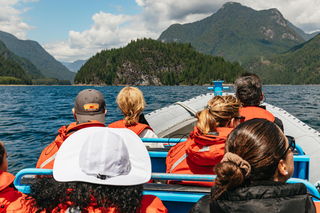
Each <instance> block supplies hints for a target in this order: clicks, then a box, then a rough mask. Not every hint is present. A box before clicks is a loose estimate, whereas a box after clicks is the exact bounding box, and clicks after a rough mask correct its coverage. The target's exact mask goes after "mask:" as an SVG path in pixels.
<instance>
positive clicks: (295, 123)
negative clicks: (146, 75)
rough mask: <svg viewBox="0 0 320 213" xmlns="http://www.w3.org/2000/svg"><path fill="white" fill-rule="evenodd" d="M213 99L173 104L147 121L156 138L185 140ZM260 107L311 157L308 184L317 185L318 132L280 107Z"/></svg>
mask: <svg viewBox="0 0 320 213" xmlns="http://www.w3.org/2000/svg"><path fill="white" fill-rule="evenodd" d="M228 94H231V95H234V94H232V93H223V95H228ZM212 97H213V93H208V94H206V95H200V96H197V97H195V98H192V99H189V100H186V101H184V102H182V103H179V104H172V105H170V106H168V107H165V108H161V109H158V110H155V111H153V112H151V113H149V114H147V115H146V119H147V121H148V123H149V124H150V126H151V127H152V129H153V130H154V132H155V133H156V134H157V135H158V137H163V138H169V137H173V138H180V137H183V135H185V136H186V137H188V135H189V134H190V132H192V131H193V127H194V126H195V125H196V122H197V119H196V118H195V116H194V115H195V112H198V111H201V110H202V109H204V107H205V106H206V105H207V103H208V101H209V100H210V99H211V98H212ZM263 105H265V106H266V109H267V110H268V111H270V112H271V113H272V114H273V115H274V116H275V117H278V118H279V119H281V120H282V122H283V126H284V134H285V135H290V136H293V137H295V139H296V142H297V143H298V144H299V145H300V146H301V147H302V149H303V150H304V152H305V153H306V154H307V155H309V156H310V174H309V181H310V182H311V183H313V184H314V183H316V182H317V181H318V180H319V179H320V170H319V169H318V167H317V162H320V133H319V132H318V131H316V130H314V129H313V128H311V127H309V126H308V125H306V124H305V123H303V122H302V121H300V120H299V119H298V118H296V117H294V116H293V115H291V114H290V113H288V112H287V111H285V110H283V109H281V108H278V107H275V106H273V105H271V104H267V103H264V104H263Z"/></svg>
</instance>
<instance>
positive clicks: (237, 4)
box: [221, 1, 242, 9]
mask: <svg viewBox="0 0 320 213" xmlns="http://www.w3.org/2000/svg"><path fill="white" fill-rule="evenodd" d="M230 6H242V5H241V4H240V3H238V2H232V1H230V2H227V3H225V4H224V5H222V7H221V9H225V8H226V7H230Z"/></svg>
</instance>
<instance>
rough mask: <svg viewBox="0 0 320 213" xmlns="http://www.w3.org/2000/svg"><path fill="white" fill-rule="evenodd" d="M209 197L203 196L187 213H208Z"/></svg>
mask: <svg viewBox="0 0 320 213" xmlns="http://www.w3.org/2000/svg"><path fill="white" fill-rule="evenodd" d="M210 200H211V197H210V195H204V196H203V197H201V198H200V199H199V200H198V202H197V203H196V204H194V205H193V207H192V208H191V209H190V211H189V213H210Z"/></svg>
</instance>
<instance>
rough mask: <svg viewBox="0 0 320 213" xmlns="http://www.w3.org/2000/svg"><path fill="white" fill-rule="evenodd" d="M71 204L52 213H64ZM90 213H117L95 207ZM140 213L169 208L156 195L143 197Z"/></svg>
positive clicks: (62, 206) (153, 212)
mask: <svg viewBox="0 0 320 213" xmlns="http://www.w3.org/2000/svg"><path fill="white" fill-rule="evenodd" d="M70 205H71V203H62V204H59V207H57V208H56V209H54V210H53V211H52V213H64V212H66V211H67V210H68V208H69V207H70ZM86 210H87V211H88V213H116V212H117V209H116V208H108V209H102V208H95V207H94V205H92V206H89V207H87V209H86ZM45 212H46V211H45V210H43V211H42V212H41V213H45ZM139 212H140V213H167V212H168V210H167V208H166V207H165V206H164V205H163V203H162V201H161V200H160V199H159V198H158V197H156V196H154V195H143V197H142V201H141V209H140V211H139Z"/></svg>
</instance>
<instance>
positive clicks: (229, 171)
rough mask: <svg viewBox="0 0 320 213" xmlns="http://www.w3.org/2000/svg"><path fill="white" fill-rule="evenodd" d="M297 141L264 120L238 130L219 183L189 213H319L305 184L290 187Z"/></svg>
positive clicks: (230, 139)
mask: <svg viewBox="0 0 320 213" xmlns="http://www.w3.org/2000/svg"><path fill="white" fill-rule="evenodd" d="M294 148H295V142H294V140H290V142H289V141H288V138H287V137H286V136H285V135H284V134H283V133H282V131H281V130H280V128H279V127H278V126H277V125H276V124H274V123H273V122H271V121H268V120H265V119H252V120H249V121H246V122H244V123H242V124H240V125H239V126H237V127H236V128H235V129H234V130H233V131H232V132H231V134H230V135H229V136H228V138H227V140H226V146H225V152H226V154H225V156H224V157H223V159H222V161H221V162H220V163H219V164H217V165H216V167H215V168H214V170H215V172H216V174H217V178H216V179H215V186H213V187H212V190H211V196H210V195H206V196H204V197H202V198H201V199H200V200H199V201H198V203H196V204H195V205H194V206H193V208H192V209H191V210H190V212H192V213H195V212H214V213H221V212H258V211H259V212H261V213H264V212H268V213H269V212H280V213H283V212H288V213H289V212H290V213H295V212H316V210H315V206H314V203H313V201H312V199H311V197H310V196H309V195H308V192H307V188H306V186H305V185H304V184H303V183H297V184H289V183H286V181H287V180H288V179H289V178H290V177H291V176H292V174H293V171H294V164H293V153H292V151H293V150H294Z"/></svg>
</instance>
